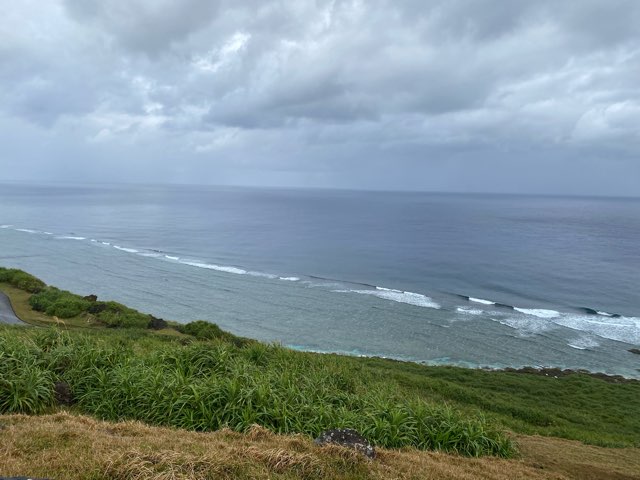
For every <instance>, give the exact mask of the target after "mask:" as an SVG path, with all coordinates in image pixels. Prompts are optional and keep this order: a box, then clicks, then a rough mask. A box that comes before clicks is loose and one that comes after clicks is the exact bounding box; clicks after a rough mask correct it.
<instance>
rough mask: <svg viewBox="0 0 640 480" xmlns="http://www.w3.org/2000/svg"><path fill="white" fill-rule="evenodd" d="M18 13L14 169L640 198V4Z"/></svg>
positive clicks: (2, 35)
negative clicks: (632, 196) (630, 196)
mask: <svg viewBox="0 0 640 480" xmlns="http://www.w3.org/2000/svg"><path fill="white" fill-rule="evenodd" d="M0 11H1V12H2V14H1V15H0V180H5V181H48V180H55V181H91V182H98V181H109V182H111V181H126V182H148V183H198V184H240V185H243V184H244V185H272V186H314V187H340V188H343V187H344V188H367V189H412V190H415V189H417V190H437V191H488V192H528V193H569V194H603V195H640V1H637V0H628V1H625V0H601V1H597V0H575V1H572V0H565V1H559V0H548V1H544V0H537V1H534V0H521V1H519V0H493V1H489V0H442V1H439V0H438V1H435V0H433V1H430V0H406V1H397V0H390V1H376V0H372V1H366V2H364V1H322V0H317V1H304V2H303V1H286V0H282V1H270V0H256V1H244V2H243V1H237V0H236V1H225V0H219V1H211V0H182V1H177V0H175V1H173V0H65V1H63V0H47V1H42V0H21V1H19V2H17V1H14V0H0Z"/></svg>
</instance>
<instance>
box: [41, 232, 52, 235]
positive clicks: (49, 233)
mask: <svg viewBox="0 0 640 480" xmlns="http://www.w3.org/2000/svg"><path fill="white" fill-rule="evenodd" d="M42 233H44V234H45V235H53V233H51V232H42Z"/></svg>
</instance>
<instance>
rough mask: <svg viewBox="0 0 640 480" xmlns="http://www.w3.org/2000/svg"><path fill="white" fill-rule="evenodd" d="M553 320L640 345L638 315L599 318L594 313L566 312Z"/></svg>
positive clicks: (575, 328) (601, 335) (565, 325)
mask: <svg viewBox="0 0 640 480" xmlns="http://www.w3.org/2000/svg"><path fill="white" fill-rule="evenodd" d="M552 321H553V322H554V323H556V324H558V325H562V326H563V327H567V328H572V329H574V330H580V331H582V332H589V333H592V334H594V335H597V336H598V337H603V338H608V339H610V340H617V341H620V342H625V343H630V344H632V345H640V318H637V317H619V318H610V319H609V318H603V319H599V318H598V317H594V316H592V315H591V316H584V315H575V314H566V315H562V316H560V317H559V318H554V319H553V320H552Z"/></svg>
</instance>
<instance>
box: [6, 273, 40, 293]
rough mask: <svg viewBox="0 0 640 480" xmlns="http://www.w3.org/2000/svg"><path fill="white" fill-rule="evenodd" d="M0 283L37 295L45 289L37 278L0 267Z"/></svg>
mask: <svg viewBox="0 0 640 480" xmlns="http://www.w3.org/2000/svg"><path fill="white" fill-rule="evenodd" d="M0 282H6V283H8V284H9V285H11V286H13V287H16V288H19V289H20V290H24V291H26V292H29V293H38V292H40V291H41V290H42V289H44V288H45V287H46V285H45V283H44V282H43V281H42V280H40V279H39V278H36V277H34V276H33V275H31V274H29V273H27V272H23V271H22V270H18V269H16V268H2V267H0Z"/></svg>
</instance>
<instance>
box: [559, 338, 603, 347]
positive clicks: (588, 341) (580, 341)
mask: <svg viewBox="0 0 640 480" xmlns="http://www.w3.org/2000/svg"><path fill="white" fill-rule="evenodd" d="M567 345H568V346H569V347H571V348H575V349H576V350H589V349H592V348H595V347H599V346H600V343H599V342H598V341H597V340H596V339H594V338H591V337H586V336H585V337H579V338H576V339H575V340H571V343H567Z"/></svg>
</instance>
